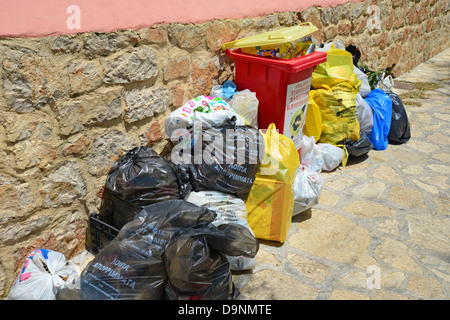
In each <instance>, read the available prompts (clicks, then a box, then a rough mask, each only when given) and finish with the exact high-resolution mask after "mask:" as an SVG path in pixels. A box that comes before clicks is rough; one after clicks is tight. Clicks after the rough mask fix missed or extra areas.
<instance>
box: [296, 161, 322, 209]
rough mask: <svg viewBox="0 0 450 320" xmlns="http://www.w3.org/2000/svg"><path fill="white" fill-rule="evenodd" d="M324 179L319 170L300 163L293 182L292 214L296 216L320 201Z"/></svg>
mask: <svg viewBox="0 0 450 320" xmlns="http://www.w3.org/2000/svg"><path fill="white" fill-rule="evenodd" d="M323 185H324V180H323V178H322V176H321V175H320V173H319V172H315V171H313V170H311V169H309V168H308V167H306V166H302V165H300V167H299V170H298V172H297V174H296V175H295V180H294V182H293V184H292V189H293V190H294V209H293V212H292V216H296V215H298V214H299V213H302V212H304V211H306V210H308V209H309V208H312V207H313V206H315V205H316V204H318V203H319V199H320V194H321V192H322V188H323Z"/></svg>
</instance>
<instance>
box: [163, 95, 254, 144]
mask: <svg viewBox="0 0 450 320" xmlns="http://www.w3.org/2000/svg"><path fill="white" fill-rule="evenodd" d="M233 116H235V117H236V125H238V126H241V125H244V124H245V120H244V119H243V118H242V117H241V116H240V115H239V114H237V112H236V111H234V110H233V109H232V108H231V107H230V105H229V104H228V103H226V102H225V101H223V100H222V99H220V98H214V97H210V96H198V97H196V98H194V99H191V100H189V101H188V102H186V103H185V104H184V105H183V106H181V107H180V108H178V109H176V110H175V111H173V112H171V113H170V115H169V116H168V117H167V119H166V122H165V130H166V135H167V136H168V137H169V139H171V140H172V142H173V143H174V144H177V143H179V142H180V141H181V140H182V139H185V138H186V136H187V132H186V130H187V131H188V133H189V134H192V132H193V130H194V121H198V120H199V121H202V126H203V128H209V127H211V126H214V125H217V126H218V125H222V124H223V123H224V121H225V120H226V119H228V118H232V117H233ZM178 129H183V131H181V130H178ZM200 129H201V128H200ZM182 132H184V133H185V134H186V135H183V134H182Z"/></svg>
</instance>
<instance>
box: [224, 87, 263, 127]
mask: <svg viewBox="0 0 450 320" xmlns="http://www.w3.org/2000/svg"><path fill="white" fill-rule="evenodd" d="M230 106H231V107H232V108H233V110H234V111H236V112H237V113H238V114H239V115H240V116H241V117H242V118H243V119H244V120H245V124H247V125H251V126H253V127H255V128H258V107H259V100H258V98H256V93H254V92H251V91H250V90H248V89H245V90H242V91H238V92H236V93H235V94H234V96H233V99H231V101H230Z"/></svg>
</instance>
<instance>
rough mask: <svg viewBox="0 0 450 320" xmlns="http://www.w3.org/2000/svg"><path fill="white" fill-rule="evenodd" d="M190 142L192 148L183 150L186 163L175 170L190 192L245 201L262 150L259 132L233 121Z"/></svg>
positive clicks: (200, 134) (206, 131)
mask: <svg viewBox="0 0 450 320" xmlns="http://www.w3.org/2000/svg"><path fill="white" fill-rule="evenodd" d="M191 139H192V141H193V142H192V144H193V147H192V148H190V150H187V152H188V161H187V162H188V163H186V162H184V163H181V164H178V170H179V171H180V170H183V171H185V172H187V173H188V174H189V177H190V180H189V181H190V184H191V186H192V190H193V191H209V190H215V191H220V192H224V193H227V194H231V195H234V196H237V197H239V198H241V199H243V200H245V199H246V198H247V196H248V193H249V192H250V189H251V187H252V184H253V181H254V179H255V175H256V173H257V171H258V168H259V166H260V163H261V159H262V156H261V157H260V153H262V152H263V150H264V139H263V137H262V136H261V134H260V133H259V131H258V130H257V129H256V128H254V127H252V126H247V125H242V126H240V125H237V124H236V123H235V117H233V118H232V119H228V120H227V123H225V124H223V125H221V126H216V127H214V128H210V129H202V130H201V131H200V132H197V133H195V134H194V137H193V138H191ZM182 151H183V153H184V151H185V150H182ZM189 152H190V153H189ZM172 159H173V157H172ZM177 161H178V160H177Z"/></svg>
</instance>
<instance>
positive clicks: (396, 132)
mask: <svg viewBox="0 0 450 320" xmlns="http://www.w3.org/2000/svg"><path fill="white" fill-rule="evenodd" d="M385 92H386V93H387V94H388V96H389V97H390V98H391V100H392V120H391V128H390V129H389V133H388V136H387V139H388V141H389V143H392V144H403V143H406V142H408V141H409V139H410V138H411V127H410V124H409V120H408V115H407V114H406V110H405V107H404V105H403V101H402V99H400V97H399V96H398V95H397V94H396V93H394V92H392V91H390V90H386V91H385Z"/></svg>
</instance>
